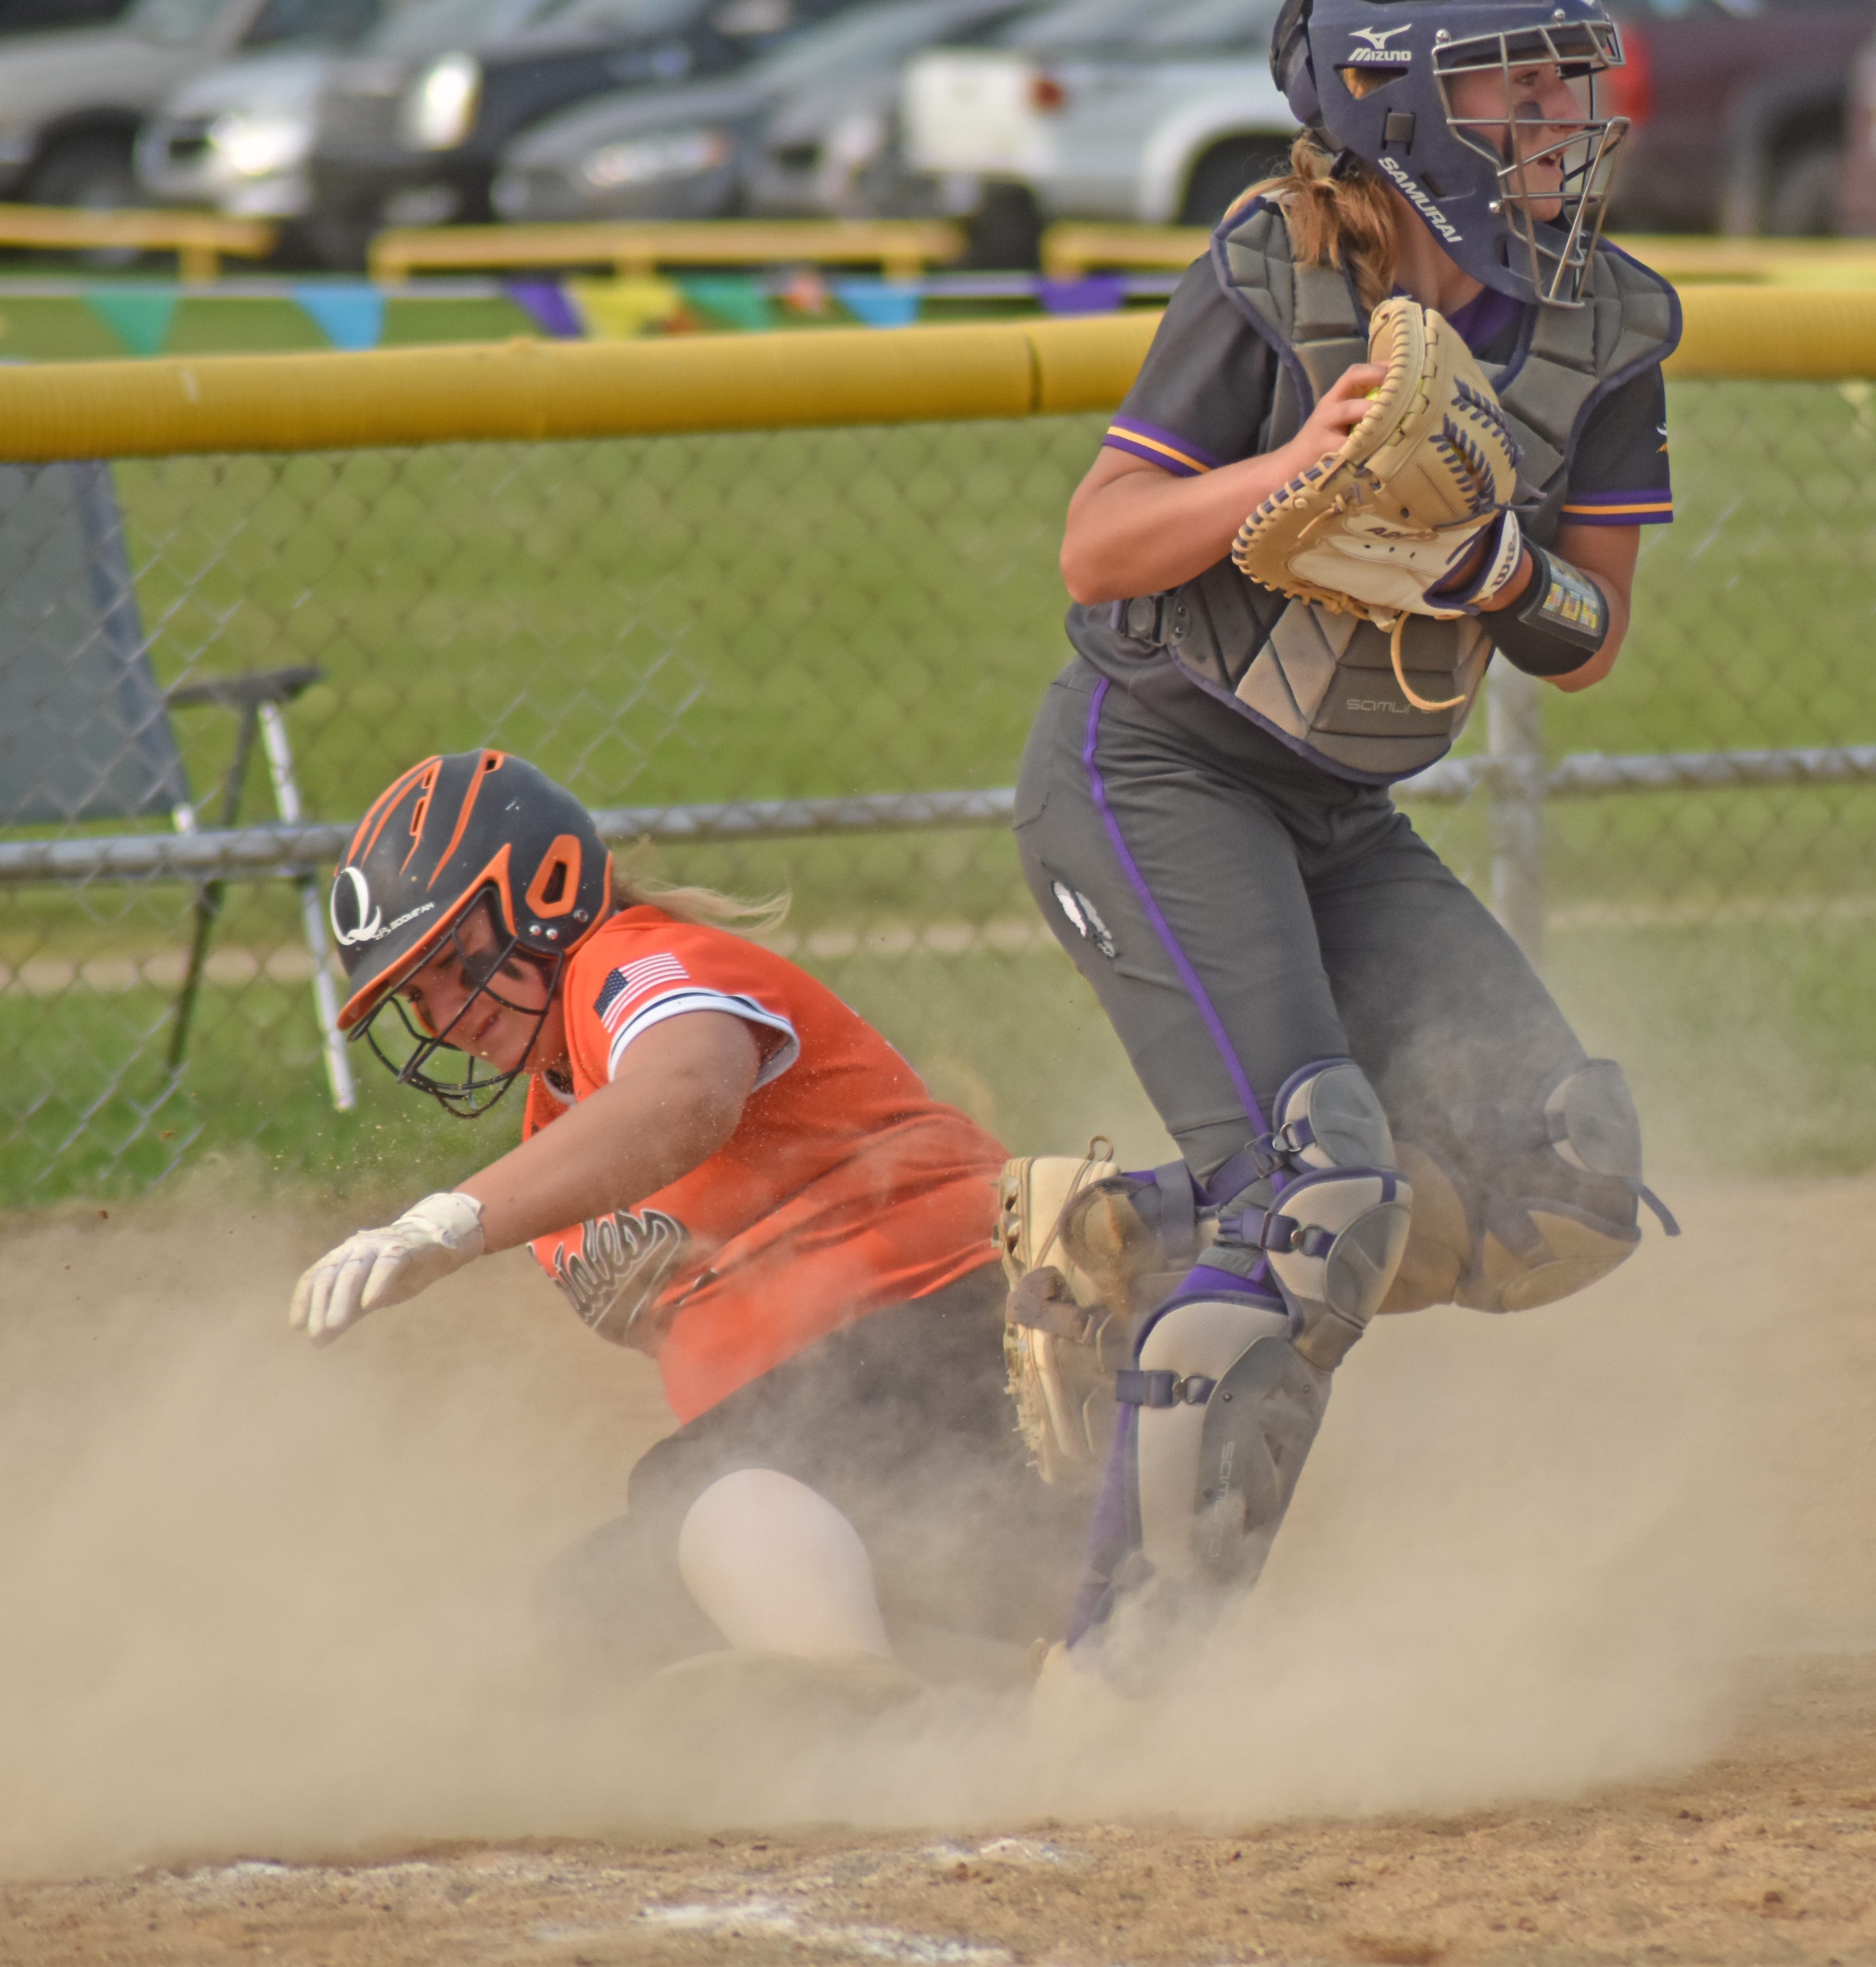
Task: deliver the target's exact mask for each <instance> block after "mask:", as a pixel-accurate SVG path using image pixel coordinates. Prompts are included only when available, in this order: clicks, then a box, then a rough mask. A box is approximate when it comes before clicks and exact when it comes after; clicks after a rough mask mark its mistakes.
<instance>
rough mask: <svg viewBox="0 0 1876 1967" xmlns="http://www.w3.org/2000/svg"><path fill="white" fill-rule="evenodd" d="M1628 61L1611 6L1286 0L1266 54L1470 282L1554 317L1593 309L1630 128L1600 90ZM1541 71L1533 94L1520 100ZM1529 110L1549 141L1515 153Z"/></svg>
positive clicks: (1335, 138) (1575, 0) (1325, 135)
mask: <svg viewBox="0 0 1876 1967" xmlns="http://www.w3.org/2000/svg"><path fill="white" fill-rule="evenodd" d="M1622 60H1623V53H1622V41H1621V37H1620V35H1619V33H1618V32H1617V31H1616V26H1615V24H1614V22H1613V21H1611V20H1610V18H1609V17H1608V15H1606V13H1605V12H1604V11H1603V7H1602V5H1601V0H1556V4H1550V0H1287V5H1285V7H1284V8H1283V13H1282V15H1280V18H1279V19H1278V21H1277V27H1276V30H1275V32H1274V35H1273V37H1272V40H1271V73H1272V74H1273V75H1274V76H1275V78H1276V80H1277V86H1279V87H1280V89H1283V92H1284V95H1285V96H1286V97H1287V99H1288V101H1289V102H1290V107H1291V108H1292V110H1293V111H1294V112H1295V114H1296V117H1297V118H1298V120H1299V121H1300V122H1302V123H1303V124H1305V126H1306V128H1309V129H1310V130H1312V131H1314V132H1315V134H1316V136H1317V137H1319V139H1321V140H1323V141H1325V143H1326V144H1328V145H1329V147H1331V148H1332V149H1334V150H1339V151H1344V152H1346V153H1349V154H1351V156H1353V157H1359V158H1360V159H1361V160H1362V161H1363V162H1364V163H1366V164H1367V165H1368V166H1370V167H1371V169H1372V170H1374V171H1375V172H1376V173H1377V174H1378V175H1379V176H1380V177H1381V178H1382V179H1383V180H1384V182H1387V184H1389V185H1390V186H1391V187H1392V188H1393V190H1394V191H1395V192H1397V193H1398V194H1399V195H1400V197H1401V198H1402V199H1403V200H1404V201H1405V202H1406V203H1407V204H1408V205H1410V206H1411V207H1412V208H1413V210H1414V211H1415V212H1416V213H1417V214H1418V215H1419V218H1420V219H1421V221H1422V222H1423V223H1424V224H1426V227H1427V228H1428V230H1429V231H1430V232H1431V233H1432V234H1433V236H1434V237H1435V240H1436V241H1438V244H1439V245H1440V246H1441V247H1442V250H1444V251H1445V253H1446V254H1447V255H1448V257H1450V258H1451V259H1452V260H1454V261H1455V263H1457V264H1458V266H1461V268H1463V269H1464V271H1465V272H1467V273H1470V274H1471V276H1472V277H1473V278H1474V279H1476V280H1477V281H1479V282H1480V283H1481V284H1482V285H1484V286H1487V287H1490V288H1492V289H1495V290H1496V291H1497V292H1500V293H1504V294H1507V295H1509V296H1511V297H1512V298H1513V299H1516V300H1520V301H1525V302H1532V301H1535V302H1539V304H1541V305H1545V306H1550V307H1577V306H1581V305H1582V302H1583V292H1584V286H1585V284H1586V282H1587V278H1588V274H1589V270H1590V265H1591V263H1592V259H1593V252H1594V249H1595V245H1596V242H1597V239H1598V237H1600V234H1601V231H1602V223H1603V212H1604V209H1605V208H1606V205H1607V202H1608V196H1609V191H1610V184H1611V182H1612V180H1613V173H1614V167H1615V163H1616V157H1617V156H1618V154H1619V151H1620V150H1621V147H1622V144H1623V138H1624V137H1626V134H1627V131H1628V127H1629V126H1628V122H1627V120H1626V118H1622V117H1607V116H1599V115H1597V113H1596V106H1595V102H1594V96H1593V86H1594V82H1593V78H1594V77H1595V76H1597V74H1599V73H1601V72H1602V71H1603V69H1607V68H1611V67H1614V66H1619V65H1620V63H1621V62H1622ZM1532 69H1542V70H1544V71H1545V77H1544V79H1543V81H1542V83H1541V85H1540V86H1539V89H1536V90H1534V89H1532V88H1531V87H1530V86H1524V87H1522V88H1518V87H1514V77H1516V76H1518V75H1519V72H1520V71H1523V72H1524V73H1525V74H1526V76H1527V77H1528V76H1529V71H1530V70H1532ZM1351 77H1355V78H1358V79H1357V81H1356V84H1355V86H1354V87H1351V86H1350V78H1351ZM1559 89H1568V92H1570V94H1571V96H1572V97H1573V98H1574V101H1573V102H1572V103H1571V105H1570V106H1569V107H1568V108H1567V109H1566V108H1564V105H1562V104H1561V102H1559V101H1558V95H1557V92H1558V90H1559ZM1539 93H1541V94H1542V95H1544V97H1545V102H1543V103H1542V104H1539V103H1537V102H1524V101H1521V100H1520V97H1521V96H1522V97H1525V98H1529V97H1531V96H1532V95H1534V94H1539ZM1455 98H1457V100H1455ZM1533 112H1535V119H1536V121H1537V122H1538V126H1539V130H1541V132H1542V134H1540V135H1539V136H1538V137H1537V140H1536V141H1535V142H1531V141H1529V140H1519V141H1517V142H1515V143H1514V141H1513V137H1514V133H1516V132H1517V131H1519V128H1520V127H1521V126H1522V128H1524V129H1525V130H1526V131H1529V130H1530V128H1531V125H1532V121H1533V120H1534V118H1533Z"/></svg>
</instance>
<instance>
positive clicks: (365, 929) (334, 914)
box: [327, 867, 385, 948]
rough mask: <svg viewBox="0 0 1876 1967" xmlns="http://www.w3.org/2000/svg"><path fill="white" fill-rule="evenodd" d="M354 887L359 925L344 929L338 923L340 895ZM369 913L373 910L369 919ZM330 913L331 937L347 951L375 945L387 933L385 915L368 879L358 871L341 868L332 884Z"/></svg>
mask: <svg viewBox="0 0 1876 1967" xmlns="http://www.w3.org/2000/svg"><path fill="white" fill-rule="evenodd" d="M347 881H349V882H350V883H351V884H352V912H353V913H354V915H355V916H357V918H358V922H357V926H356V927H355V928H353V929H347V928H345V927H344V926H343V925H341V922H340V921H339V895H340V892H341V890H342V889H343V888H344V885H345V883H347ZM366 909H370V916H366ZM327 912H328V914H329V915H330V916H331V918H332V933H333V934H334V935H336V936H337V938H338V939H339V941H340V942H341V943H342V944H344V945H345V946H346V947H347V948H350V946H351V945H352V944H354V943H355V942H376V941H377V939H378V938H379V936H381V935H383V934H384V932H385V929H384V911H383V909H381V908H379V907H378V906H376V904H375V903H373V900H372V899H371V890H370V889H369V888H368V887H366V885H365V877H364V876H363V874H360V872H359V871H358V870H357V868H356V867H341V869H340V870H339V872H338V877H337V880H334V882H333V883H332V902H331V907H330V908H329V909H328V911H327Z"/></svg>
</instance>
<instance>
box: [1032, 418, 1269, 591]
mask: <svg viewBox="0 0 1876 1967" xmlns="http://www.w3.org/2000/svg"><path fill="white" fill-rule="evenodd" d="M1293 450H1294V447H1293V446H1292V445H1285V446H1284V447H1283V449H1282V450H1280V451H1271V452H1268V453H1267V454H1264V456H1262V457H1247V458H1244V459H1242V460H1240V461H1239V462H1238V463H1235V464H1227V465H1222V466H1221V467H1219V469H1218V470H1216V471H1208V472H1206V473H1205V474H1204V475H1203V476H1202V477H1198V478H1174V477H1173V476H1170V474H1169V473H1166V472H1164V471H1161V470H1157V469H1155V468H1153V467H1148V469H1146V470H1141V471H1129V472H1127V473H1125V474H1124V475H1122V476H1119V477H1116V478H1110V479H1109V480H1106V482H1105V483H1100V482H1098V481H1097V482H1090V483H1084V484H1083V486H1081V488H1080V489H1079V490H1078V491H1077V493H1076V494H1075V496H1074V498H1073V499H1071V500H1070V502H1069V506H1068V522H1067V526H1066V528H1064V531H1063V535H1062V557H1061V567H1062V579H1063V580H1064V582H1065V583H1067V588H1068V591H1069V593H1070V594H1072V595H1073V596H1074V598H1075V599H1076V600H1077V601H1079V602H1083V604H1084V605H1086V604H1091V603H1093V602H1102V601H1122V600H1125V599H1129V598H1130V597H1131V596H1134V595H1136V594H1158V593H1162V592H1164V590H1165V589H1167V588H1169V587H1177V586H1179V584H1180V583H1181V582H1182V581H1187V580H1192V579H1193V577H1195V576H1196V575H1198V574H1201V573H1203V572H1204V571H1205V570H1206V568H1207V567H1212V566H1215V565H1216V564H1217V563H1218V562H1219V560H1222V559H1223V558H1224V557H1225V554H1228V553H1229V551H1231V543H1232V541H1233V540H1234V539H1235V538H1236V537H1237V535H1238V528H1239V527H1240V526H1241V525H1243V524H1244V522H1245V516H1246V515H1247V514H1248V513H1249V512H1252V511H1253V510H1254V509H1255V508H1256V507H1258V505H1261V504H1262V503H1263V502H1264V500H1265V499H1267V498H1268V497H1269V496H1271V493H1273V492H1275V491H1277V490H1280V489H1281V488H1282V487H1283V486H1285V485H1287V484H1288V483H1289V482H1290V480H1291V479H1292V478H1293V477H1294V476H1296V473H1297V472H1298V471H1299V470H1301V469H1302V468H1303V467H1302V466H1301V465H1300V464H1299V463H1298V462H1297V461H1296V458H1295V457H1294V456H1293Z"/></svg>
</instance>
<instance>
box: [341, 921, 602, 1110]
mask: <svg viewBox="0 0 1876 1967" xmlns="http://www.w3.org/2000/svg"><path fill="white" fill-rule="evenodd" d="M439 960H441V961H442V963H444V964H445V965H447V966H451V967H454V970H455V973H456V976H457V978H458V979H459V980H460V985H461V987H463V993H464V994H463V1000H462V1003H460V1005H459V1006H457V1009H456V1010H455V1011H454V1013H452V1014H451V1015H450V1017H449V1018H448V1019H447V1020H445V1021H444V1023H443V1024H442V1025H441V1026H436V1025H433V1023H432V1022H431V1019H430V1018H429V1016H428V1015H426V1009H425V1004H424V1003H422V1002H421V1001H414V1000H412V998H411V997H410V996H407V995H406V993H407V992H408V991H411V990H413V989H414V988H416V987H417V979H416V978H415V977H409V978H406V980H405V982H404V983H403V984H401V985H400V986H399V987H398V988H397V989H396V990H394V991H393V992H392V993H391V994H390V995H389V996H387V997H385V998H383V999H381V1000H379V1003H378V1004H377V1006H376V1008H375V1009H373V1010H372V1011H370V1013H367V1014H366V1016H365V1017H364V1019H363V1020H362V1021H361V1022H360V1024H359V1025H358V1026H357V1031H356V1032H355V1033H354V1035H355V1036H360V1037H363V1039H364V1040H365V1042H366V1044H368V1045H370V1048H371V1049H372V1052H373V1055H374V1056H375V1057H376V1058H378V1059H379V1061H381V1062H382V1063H383V1064H384V1065H385V1066H386V1067H387V1068H388V1070H389V1072H390V1074H391V1076H392V1077H393V1078H394V1079H395V1080H396V1081H397V1083H398V1084H399V1085H400V1086H413V1087H415V1088H416V1089H417V1090H418V1092H420V1093H428V1094H430V1095H431V1097H432V1098H433V1099H434V1100H437V1101H438V1103H439V1104H440V1105H441V1106H442V1107H443V1109H444V1111H445V1112H446V1113H454V1115H455V1116H457V1119H463V1120H473V1119H479V1117H480V1116H482V1115H483V1114H484V1113H487V1112H488V1110H489V1108H490V1107H491V1106H493V1105H494V1104H495V1103H496V1101H497V1100H499V1099H500V1098H501V1097H502V1094H503V1093H505V1092H507V1090H508V1089H509V1087H511V1086H512V1085H513V1084H514V1083H515V1080H518V1078H520V1077H521V1074H523V1073H525V1072H526V1071H528V1069H529V1068H530V1067H531V1066H532V1065H534V1064H536V1063H538V1061H537V1060H536V1058H535V1051H536V1048H537V1047H538V1045H539V1044H540V1042H541V1031H542V1029H543V1028H544V1026H545V1025H546V1023H547V1014H548V1013H549V1012H550V1011H551V1010H552V1009H553V1008H554V998H555V996H556V995H557V993H558V992H559V990H560V973H561V971H562V968H563V966H564V965H565V963H566V961H567V959H566V958H565V957H564V956H562V955H560V954H555V955H554V956H552V957H549V958H541V957H539V956H537V955H535V954H533V953H532V952H531V951H529V950H528V948H526V947H525V945H523V943H522V942H521V938H520V937H519V936H518V935H515V933H514V932H513V931H512V929H509V927H508V926H507V925H505V923H504V922H502V917H501V905H500V900H499V896H497V894H496V892H495V891H494V890H492V889H491V890H486V891H485V892H484V893H483V894H481V895H479V896H476V897H475V898H474V899H473V900H472V901H471V902H470V905H469V906H468V907H467V908H466V909H463V912H461V913H460V915H458V916H457V918H456V919H455V920H454V922H451V923H450V925H449V926H448V928H447V929H446V930H445V932H444V934H443V935H442V936H441V938H439V940H438V944H437V946H436V947H435V948H433V949H432V950H431V951H430V953H429V954H428V956H427V957H426V958H425V961H424V964H422V965H421V966H420V973H421V971H422V970H428V967H429V966H430V965H431V964H434V963H437V962H438V961H439ZM531 983H532V987H530V984H531ZM537 991H538V993H539V994H540V1002H539V1003H534V1002H532V1001H531V1000H532V999H533V998H534V995H535V994H536V992H537ZM491 1006H493V1007H495V1008H497V1009H501V1010H505V1011H511V1012H513V1013H515V1014H516V1015H517V1016H519V1017H521V1018H523V1019H526V1020H527V1021H528V1025H529V1029H528V1041H527V1043H526V1045H525V1046H524V1047H523V1048H522V1051H521V1056H520V1058H518V1060H517V1061H515V1064H513V1065H512V1067H509V1068H508V1069H507V1070H506V1071H502V1070H501V1069H500V1068H499V1067H494V1066H492V1065H490V1064H488V1062H487V1061H485V1060H483V1059H480V1058H477V1057H476V1055H475V1054H474V1053H473V1052H470V1051H466V1050H464V1049H463V1048H462V1047H461V1046H460V1045H458V1044H454V1043H452V1042H451V1041H452V1040H453V1039H454V1038H457V1037H458V1035H467V1034H468V1033H470V1032H473V1031H474V1030H475V1029H476V1028H477V1026H478V1025H480V1024H481V1023H482V1022H483V1013H484V1012H485V1011H486V1009H489V1007H491ZM392 1010H394V1011H396V1013H397V1019H398V1023H399V1025H400V1026H401V1027H402V1031H401V1032H399V1031H398V1030H395V1029H394V1030H390V1031H386V1030H385V1029H384V1027H385V1023H386V1018H385V1014H386V1012H387V1011H392ZM439 1055H443V1057H444V1058H445V1059H447V1060H448V1061H455V1062H456V1069H455V1070H454V1071H452V1070H451V1069H450V1067H449V1066H448V1065H447V1064H441V1065H440V1064H437V1063H435V1061H438V1057H439Z"/></svg>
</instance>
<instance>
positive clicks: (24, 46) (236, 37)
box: [0, 0, 316, 206]
mask: <svg viewBox="0 0 1876 1967" xmlns="http://www.w3.org/2000/svg"><path fill="white" fill-rule="evenodd" d="M308 3H309V0H137V5H134V6H133V7H132V8H131V9H130V10H129V11H128V13H126V14H124V15H123V16H122V17H121V18H120V19H118V21H115V23H113V24H110V25H107V26H98V27H72V28H66V29H62V30H60V31H57V32H53V33H47V34H23V35H21V36H20V37H18V39H16V40H8V43H7V44H6V54H5V60H0V198H7V199H24V200H27V201H28V202H31V203H34V204H39V205H93V206H109V205H134V204H137V203H138V202H140V199H139V191H138V186H137V176H136V172H135V170H134V166H133V163H132V161H131V146H132V144H133V143H134V140H135V137H136V134H137V126H138V125H139V124H140V123H141V122H142V121H143V120H144V118H145V117H146V116H147V115H149V114H150V111H152V110H153V109H154V108H156V107H157V105H158V104H160V102H162V101H163V99H164V98H165V97H166V96H167V95H169V94H170V92H172V91H173V89H176V88H177V87H178V86H179V85H180V84H181V83H182V82H185V81H186V80H187V79H188V78H189V76H192V75H196V74H199V73H201V72H202V70H203V69H207V68H210V67H212V66H215V64H216V63H220V62H222V61H224V60H227V58H228V56H229V55H230V54H231V53H232V52H233V51H234V50H235V49H236V48H237V47H248V48H256V47H273V46H276V45H278V44H279V43H281V42H283V41H288V40H293V39H295V38H296V37H298V36H299V33H300V32H301V24H302V21H303V19H304V18H305V12H306V9H307V6H308ZM315 3H316V0H315Z"/></svg>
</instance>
